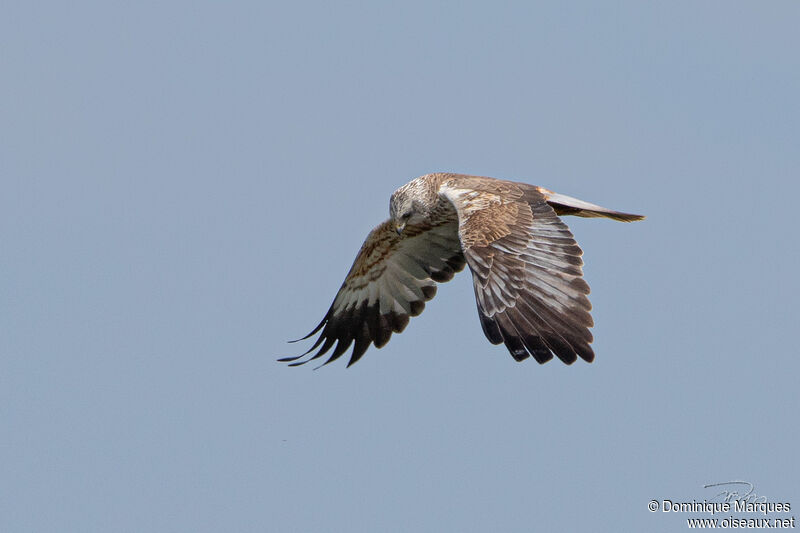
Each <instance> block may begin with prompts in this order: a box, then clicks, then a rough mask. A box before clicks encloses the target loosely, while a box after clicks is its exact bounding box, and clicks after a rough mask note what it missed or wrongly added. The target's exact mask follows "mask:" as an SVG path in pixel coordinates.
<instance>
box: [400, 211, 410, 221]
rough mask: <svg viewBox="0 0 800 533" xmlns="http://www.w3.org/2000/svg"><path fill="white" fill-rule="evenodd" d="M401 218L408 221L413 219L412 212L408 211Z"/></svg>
mask: <svg viewBox="0 0 800 533" xmlns="http://www.w3.org/2000/svg"><path fill="white" fill-rule="evenodd" d="M400 218H402V219H403V220H408V219H409V218H411V211H406V212H405V213H403V215H402V216H401V217H400Z"/></svg>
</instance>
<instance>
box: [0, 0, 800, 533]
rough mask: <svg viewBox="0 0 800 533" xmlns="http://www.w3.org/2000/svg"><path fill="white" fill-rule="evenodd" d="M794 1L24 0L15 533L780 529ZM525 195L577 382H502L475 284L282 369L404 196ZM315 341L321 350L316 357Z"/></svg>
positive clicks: (793, 303) (789, 366)
mask: <svg viewBox="0 0 800 533" xmlns="http://www.w3.org/2000/svg"><path fill="white" fill-rule="evenodd" d="M799 27H800V3H798V2H795V1H791V2H789V1H786V2H777V1H776V2H734V1H718V2H696V1H691V2H667V3H664V2H661V3H649V2H605V3H596V2H577V3H566V2H550V3H536V2H517V3H502V4H497V3H492V4H490V3H483V4H482V5H478V4H469V3H463V2H452V3H434V2H402V3H400V2H396V3H394V5H390V4H388V3H378V2H373V3H349V2H348V3H341V2H327V3H301V2H296V3H292V4H289V3H286V4H283V5H280V4H277V3H271V2H251V3H248V2H226V3H223V2H218V3H215V2H195V1H192V2H170V3H165V2H152V3H151V2H135V3H130V2H129V3H109V2H95V3H87V2H59V3H46V2H38V3H37V2H12V3H10V4H8V3H7V4H5V6H4V9H3V16H2V17H1V18H0V102H1V103H0V180H2V188H1V189H0V423H1V424H2V425H1V426H0V530H2V531H4V532H22V531H80V532H95V531H96V532H107V531H153V532H162V531H197V532H203V531H254V532H255V531H277V532H281V531H295V532H307V531H352V532H361V531H363V532H374V531H460V532H471V531H475V532H478V531H534V530H539V531H681V530H684V529H686V525H685V518H687V516H701V517H708V516H710V515H703V514H690V515H686V514H675V513H672V514H664V513H661V512H659V513H650V512H648V510H647V503H648V502H649V501H650V500H652V499H657V500H661V499H672V500H673V501H692V500H703V499H707V498H711V497H712V496H714V494H716V492H713V491H711V490H710V489H703V485H704V484H707V483H714V482H723V481H730V480H740V479H741V480H747V481H750V482H752V483H754V484H755V490H756V492H757V493H758V494H759V495H764V496H766V497H767V498H768V499H769V501H773V502H787V501H788V502H790V503H791V504H792V506H793V511H792V512H791V513H789V514H783V515H781V517H787V516H791V515H798V516H800V490H799V489H798V474H799V473H800V466H799V462H798V454H797V450H798V440H799V439H798V435H799V433H798V422H797V420H798V407H800V401H798V388H797V380H798V374H800V357H798V355H800V354H798V349H797V343H796V336H797V329H798V325H800V323H799V322H800V321H798V312H797V297H798V292H799V291H798V288H800V287H799V284H798V277H797V276H798V274H797V272H798V267H800V257H799V256H800V253H799V251H798V249H799V247H798V240H797V232H796V228H797V225H798V222H797V197H798V193H800V191H799V190H798V184H797V183H798V181H797V178H798V171H800V149H798V147H799V146H800V145H799V144H798V143H799V141H798V139H800V105H799V103H798V99H799V97H798V95H800V31H798V28H799ZM433 171H456V172H464V173H472V174H481V175H489V176H494V177H502V178H508V179H514V180H518V181H525V182H528V183H533V184H537V185H542V186H545V187H547V188H550V189H553V190H556V191H558V192H561V193H564V194H568V195H571V196H575V197H578V198H581V199H584V200H587V201H590V202H593V203H598V204H601V205H604V206H607V207H610V208H614V209H620V210H627V211H632V212H640V213H644V214H646V215H647V216H648V218H647V220H646V221H644V222H640V223H636V224H620V223H616V222H612V221H607V220H592V219H589V220H584V219H576V218H569V219H567V220H566V221H567V222H568V224H569V225H570V227H571V228H572V230H573V232H574V233H575V235H576V238H577V239H578V241H579V243H580V244H581V246H582V247H583V249H584V252H585V255H584V259H585V261H586V266H585V273H586V279H587V281H588V282H589V283H590V285H591V287H592V295H591V299H592V302H593V304H594V312H593V314H594V319H595V322H596V326H595V328H594V329H593V332H594V335H595V338H596V340H595V343H594V345H593V346H594V349H595V351H596V353H597V359H596V361H595V362H594V363H593V364H591V365H590V364H586V363H583V362H581V361H579V362H578V363H576V364H574V365H573V366H571V367H568V366H565V365H563V364H561V363H560V362H559V361H552V362H550V363H548V364H546V365H544V366H540V365H538V364H535V363H534V362H532V361H527V362H524V363H516V362H514V361H513V360H512V358H511V357H510V356H509V354H508V353H507V351H506V350H505V349H504V348H503V347H497V346H492V345H490V344H489V343H488V341H486V339H485V338H484V336H483V333H482V332H481V328H480V326H479V322H478V318H477V312H476V310H475V303H474V296H473V293H472V287H471V281H470V277H469V275H466V274H462V275H460V276H459V277H457V278H456V279H455V280H454V281H452V282H450V283H448V284H445V285H442V286H441V287H440V288H439V293H438V296H437V297H436V299H435V300H433V301H432V302H431V303H430V304H429V305H428V306H427V309H426V311H425V313H423V315H422V316H420V317H418V318H416V319H413V320H412V321H411V323H410V325H409V327H408V329H407V330H406V331H405V333H403V334H402V335H399V336H394V337H393V338H392V341H391V342H390V343H389V344H388V345H387V346H385V347H384V348H383V349H381V350H375V349H371V350H370V351H369V352H367V354H366V355H365V356H364V358H363V359H362V360H361V361H360V362H359V363H358V364H356V365H355V366H353V367H351V368H349V369H346V368H345V364H344V362H343V361H342V362H337V363H336V364H331V365H328V366H326V367H325V368H323V369H320V370H318V371H312V369H311V368H310V367H309V366H307V367H301V368H294V369H293V368H286V367H285V366H284V365H281V364H279V363H277V362H275V359H276V358H278V357H281V356H287V355H295V354H297V353H299V351H298V350H300V349H303V347H302V346H298V345H288V344H286V342H285V341H287V340H289V339H293V338H297V337H299V336H302V335H304V334H305V333H307V332H308V331H310V330H311V328H312V327H313V326H315V325H316V324H317V322H318V321H319V320H320V319H321V318H322V316H323V314H324V313H325V311H326V310H327V308H328V306H329V304H330V302H331V301H332V299H333V296H334V294H335V292H336V290H337V289H338V287H339V285H340V284H341V282H342V280H343V278H344V275H345V274H346V272H347V270H348V269H349V267H350V264H351V262H352V260H353V258H354V257H355V254H356V252H357V250H358V248H359V246H360V245H361V242H362V241H363V239H364V238H365V236H366V234H367V233H368V231H369V230H370V229H371V228H372V227H373V226H374V225H376V224H377V223H379V222H381V221H382V220H384V219H385V218H386V217H387V216H388V200H389V195H390V194H391V192H392V191H393V190H394V189H395V188H397V187H398V186H400V185H402V184H403V183H405V182H407V181H408V180H410V179H411V178H413V177H415V176H418V175H421V174H425V173H428V172H433ZM304 346H306V347H307V346H308V345H304Z"/></svg>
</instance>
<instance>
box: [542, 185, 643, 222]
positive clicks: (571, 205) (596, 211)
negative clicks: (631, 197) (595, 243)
mask: <svg viewBox="0 0 800 533" xmlns="http://www.w3.org/2000/svg"><path fill="white" fill-rule="evenodd" d="M539 191H540V192H541V193H542V194H544V196H545V199H546V200H547V203H548V204H550V206H551V207H552V208H553V209H555V211H556V214H557V215H575V216H578V217H603V218H610V219H613V220H619V221H620V222H634V221H636V220H642V219H643V218H644V215H634V214H632V213H622V212H620V211H613V210H611V209H606V208H605V207H600V206H599V205H595V204H590V203H589V202H584V201H583V200H578V199H577V198H572V197H571V196H567V195H565V194H558V193H557V192H553V191H548V190H547V189H545V188H542V187H539Z"/></svg>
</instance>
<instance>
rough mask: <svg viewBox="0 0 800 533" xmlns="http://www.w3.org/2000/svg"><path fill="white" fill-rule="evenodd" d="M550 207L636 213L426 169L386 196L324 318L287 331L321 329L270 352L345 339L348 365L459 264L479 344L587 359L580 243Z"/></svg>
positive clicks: (401, 322) (567, 211)
mask: <svg viewBox="0 0 800 533" xmlns="http://www.w3.org/2000/svg"><path fill="white" fill-rule="evenodd" d="M559 215H576V216H580V217H604V218H610V219H613V220H619V221H622V222H631V221H635V220H641V219H643V218H644V217H643V216H642V215H633V214H629V213H620V212H618V211H612V210H610V209H606V208H604V207H600V206H598V205H594V204H590V203H588V202H584V201H582V200H577V199H575V198H571V197H569V196H565V195H563V194H558V193H555V192H553V191H549V190H547V189H544V188H542V187H536V186H534V185H528V184H526V183H517V182H512V181H506V180H499V179H494V178H488V177H482V176H468V175H464V174H450V173H435V174H426V175H425V176H420V177H418V178H416V179H414V180H412V181H410V182H409V183H407V184H405V185H403V186H402V187H400V188H399V189H397V190H396V191H395V192H394V193H393V194H392V196H391V199H390V201H389V219H388V220H386V221H385V222H383V223H381V224H379V225H378V226H377V227H375V228H374V229H373V230H372V231H371V232H370V233H369V235H368V236H367V239H366V241H364V244H363V245H362V246H361V250H360V251H359V252H358V255H357V256H356V259H355V261H354V263H353V266H352V267H351V268H350V272H349V273H348V274H347V277H346V278H345V280H344V283H343V284H342V286H341V288H340V289H339V292H338V293H337V294H336V297H335V298H334V300H333V304H332V305H331V307H330V309H328V312H327V313H326V314H325V317H324V318H323V319H322V321H321V322H320V323H319V325H317V327H316V328H314V330H313V331H312V332H311V333H309V334H308V335H306V336H305V337H303V338H302V339H298V341H300V340H305V339H308V338H309V337H311V336H313V335H315V334H316V333H318V332H320V330H321V332H320V334H319V337H318V338H317V339H316V341H315V342H314V345H313V346H312V347H311V349H309V350H308V351H307V352H305V353H304V354H301V355H299V356H296V357H286V358H283V359H280V360H279V361H281V362H288V363H290V366H296V365H302V364H304V363H307V362H309V361H313V360H315V359H318V358H320V357H322V356H323V355H324V354H326V353H327V352H328V351H329V350H330V349H331V348H334V343H335V344H336V346H335V348H334V349H333V353H332V354H331V355H330V357H329V358H328V360H327V361H325V363H324V364H328V363H330V362H331V361H334V360H336V359H338V358H339V357H341V356H342V354H344V353H345V352H346V351H347V350H348V349H349V347H350V346H351V345H353V350H352V353H351V355H350V362H349V363H348V365H347V366H350V365H352V364H353V363H355V362H356V361H358V360H359V359H360V358H361V356H362V355H364V352H366V351H367V348H369V346H370V344H374V345H375V347H376V348H381V347H382V346H384V345H385V344H386V343H387V342H389V338H390V337H391V336H392V333H400V332H402V331H403V330H404V329H405V327H406V325H408V321H409V317H412V316H417V315H419V314H420V313H422V310H423V309H424V308H425V302H427V301H429V300H430V299H432V298H433V297H434V295H435V294H436V284H437V283H442V282H445V281H449V280H451V279H452V278H453V276H454V275H455V274H456V273H457V272H460V271H461V270H463V268H464V266H465V265H469V269H470V271H471V272H472V281H473V285H474V288H475V300H476V302H477V304H478V317H479V318H480V323H481V327H482V328H483V333H484V334H485V335H486V338H487V339H489V342H491V343H492V344H501V343H502V344H505V346H506V348H508V351H509V352H510V353H511V355H512V357H513V358H514V359H515V360H517V361H522V360H524V359H526V358H528V357H533V358H534V359H535V360H536V361H538V362H539V363H546V362H547V361H549V360H550V359H552V358H553V355H555V356H556V357H558V358H559V359H561V360H562V361H563V362H564V363H566V364H572V363H574V362H575V361H576V360H577V359H578V357H580V358H581V359H583V360H584V361H587V362H591V361H592V360H594V352H593V351H592V348H591V347H590V346H589V344H590V343H591V342H592V334H591V332H590V331H589V328H590V327H592V326H593V325H594V324H593V321H592V317H591V315H590V314H589V311H590V310H591V304H590V303H589V299H588V298H587V294H589V285H588V284H587V283H586V282H585V281H584V280H583V277H582V276H583V269H582V265H583V260H582V259H581V255H582V254H583V251H582V250H581V249H580V247H579V246H578V244H577V243H576V242H575V239H574V238H573V236H572V233H571V232H570V230H569V228H568V227H567V225H566V224H564V222H562V221H561V219H560V218H559ZM291 342H297V341H291ZM314 350H317V351H316V353H314V354H313V355H311V356H310V357H307V358H305V359H304V357H305V356H308V355H309V354H310V353H311V352H312V351H314Z"/></svg>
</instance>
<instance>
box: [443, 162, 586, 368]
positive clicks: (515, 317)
mask: <svg viewBox="0 0 800 533" xmlns="http://www.w3.org/2000/svg"><path fill="white" fill-rule="evenodd" d="M484 180H486V178H479V177H473V176H457V177H454V178H451V179H449V180H447V181H446V182H444V183H443V184H442V188H441V189H440V191H441V192H442V193H443V194H444V195H445V196H446V197H447V198H448V199H449V200H450V201H451V202H452V203H453V204H454V206H455V207H456V210H457V211H458V216H459V220H460V225H459V234H460V237H461V242H462V247H463V249H464V255H465V257H466V260H467V264H469V266H470V270H471V271H472V278H473V283H474V287H475V297H476V300H477V304H478V313H479V315H480V321H481V326H482V327H483V332H484V334H485V335H486V337H487V338H488V339H489V341H490V342H492V343H493V344H500V343H504V344H505V345H506V347H507V348H508V351H509V352H511V355H512V356H513V357H514V359H516V360H517V361H521V360H523V359H525V358H527V357H529V356H533V357H534V358H535V359H536V360H537V361H538V362H539V363H545V362H547V361H549V360H550V359H552V358H553V354H555V355H556V356H557V357H558V358H559V359H561V360H562V361H564V362H565V363H567V364H571V363H573V362H575V361H576V360H577V358H578V357H581V358H582V359H584V360H586V361H592V360H593V359H594V352H593V351H592V349H591V347H590V346H589V343H591V342H592V334H591V332H590V331H589V328H590V327H591V326H592V325H593V322H592V317H591V315H590V314H589V311H590V310H591V304H590V303H589V299H588V298H587V296H586V295H587V294H589V286H588V285H587V284H586V282H585V281H584V280H583V278H582V275H583V270H582V268H581V267H582V265H583V261H582V259H581V255H582V253H583V252H582V251H581V249H580V247H579V246H578V244H577V243H576V242H575V239H574V238H573V236H572V233H571V232H570V231H569V228H567V226H566V224H564V223H563V222H562V221H561V219H559V218H558V216H557V215H556V213H555V211H554V210H553V208H552V207H551V206H550V205H548V203H547V201H546V198H545V196H544V195H543V194H542V192H540V191H539V190H538V188H536V187H533V186H530V185H526V184H520V183H513V182H507V181H498V180H487V181H484Z"/></svg>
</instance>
